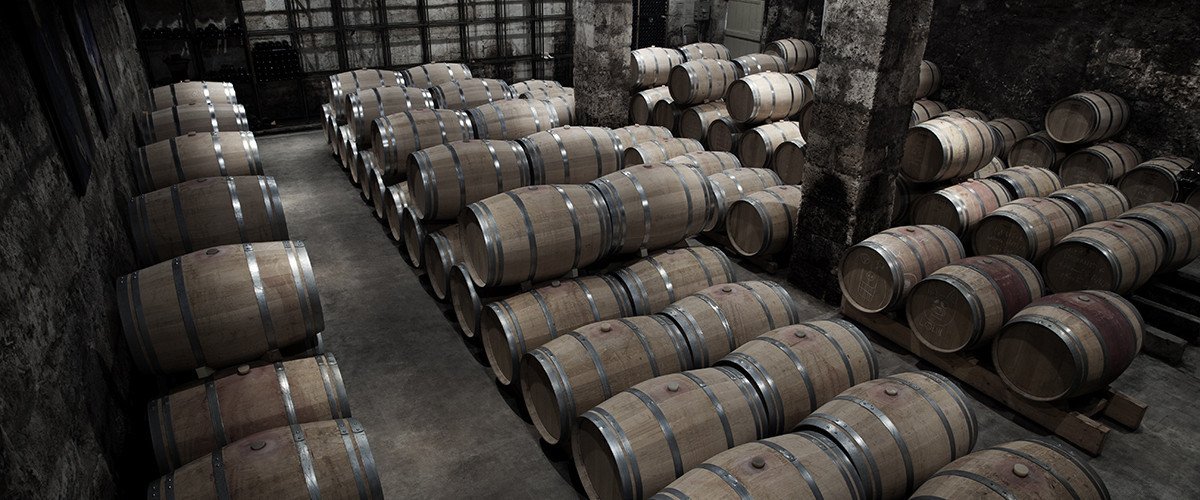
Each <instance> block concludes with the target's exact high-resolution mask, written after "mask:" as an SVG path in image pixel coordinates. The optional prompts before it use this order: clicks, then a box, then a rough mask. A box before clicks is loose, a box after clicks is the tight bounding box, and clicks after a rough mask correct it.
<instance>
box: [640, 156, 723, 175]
mask: <svg viewBox="0 0 1200 500" xmlns="http://www.w3.org/2000/svg"><path fill="white" fill-rule="evenodd" d="M666 163H669V164H671V165H682V166H687V167H692V168H696V169H699V170H700V172H701V173H703V174H704V176H705V177H708V176H710V175H712V174H715V173H717V172H720V171H722V170H732V169H736V168H742V162H741V161H740V160H738V158H737V155H735V154H733V153H730V152H728V151H697V152H695V153H688V154H684V155H679V156H674V157H672V158H671V159H669V160H667V161H666ZM631 166H632V165H631Z"/></svg>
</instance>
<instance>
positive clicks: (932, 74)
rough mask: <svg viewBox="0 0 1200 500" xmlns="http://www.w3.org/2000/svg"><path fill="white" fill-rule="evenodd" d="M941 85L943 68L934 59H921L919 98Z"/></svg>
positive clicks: (935, 90) (936, 89) (918, 76)
mask: <svg viewBox="0 0 1200 500" xmlns="http://www.w3.org/2000/svg"><path fill="white" fill-rule="evenodd" d="M941 86H942V69H941V68H939V67H938V65H936V64H934V63H933V61H921V68H920V70H919V71H918V72H917V99H923V98H925V97H927V96H930V95H932V94H933V93H935V92H937V91H938V89H939V88H941ZM985 121H986V120H985Z"/></svg>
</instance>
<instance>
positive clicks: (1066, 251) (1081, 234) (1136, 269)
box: [1042, 219, 1166, 293]
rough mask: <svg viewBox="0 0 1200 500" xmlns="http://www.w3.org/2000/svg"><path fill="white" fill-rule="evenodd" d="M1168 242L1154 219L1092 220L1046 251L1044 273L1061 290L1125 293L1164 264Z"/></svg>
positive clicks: (1057, 290)
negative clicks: (1160, 232)
mask: <svg viewBox="0 0 1200 500" xmlns="http://www.w3.org/2000/svg"><path fill="white" fill-rule="evenodd" d="M1165 257H1166V242H1165V241H1164V240H1163V236H1162V235H1161V234H1159V233H1158V230H1156V229H1155V228H1154V226H1153V225H1151V224H1150V223H1147V222H1144V221H1142V220H1139V219H1114V220H1106V221H1100V222H1094V223H1092V224H1087V225H1085V226H1083V227H1080V228H1079V229H1076V230H1075V231H1072V232H1071V234H1068V235H1067V236H1066V237H1065V238H1063V239H1062V240H1061V241H1059V242H1058V243H1056V244H1055V245H1054V247H1052V248H1051V249H1050V251H1049V252H1046V258H1045V259H1044V260H1043V261H1042V274H1043V275H1044V276H1045V277H1046V286H1047V287H1049V288H1050V289H1051V290H1053V291H1055V292H1070V291H1075V290H1108V291H1112V292H1117V293H1125V292H1128V291H1131V290H1134V289H1136V288H1138V287H1140V286H1142V285H1143V284H1145V283H1146V282H1147V281H1150V277H1151V276H1154V273H1156V272H1158V269H1159V268H1160V267H1162V266H1163V262H1164V260H1165Z"/></svg>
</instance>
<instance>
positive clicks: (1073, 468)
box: [912, 438, 1111, 500]
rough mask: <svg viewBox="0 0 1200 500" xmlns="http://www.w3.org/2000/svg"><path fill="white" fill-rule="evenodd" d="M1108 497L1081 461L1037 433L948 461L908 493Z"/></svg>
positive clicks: (929, 496) (934, 499)
mask: <svg viewBox="0 0 1200 500" xmlns="http://www.w3.org/2000/svg"><path fill="white" fill-rule="evenodd" d="M1059 497H1071V498H1079V499H1089V500H1108V499H1109V498H1111V497H1110V496H1109V493H1108V487H1107V486H1105V485H1104V481H1103V480H1102V479H1100V475H1099V474H1097V473H1096V470H1095V469H1093V468H1092V467H1091V466H1090V465H1088V464H1087V462H1085V461H1083V460H1081V459H1079V458H1078V457H1076V456H1075V454H1074V453H1073V452H1071V451H1069V450H1066V449H1063V448H1061V447H1059V446H1058V445H1056V444H1051V443H1050V442H1049V441H1044V440H1042V439H1041V438H1033V439H1022V440H1020V441H1012V442H1009V443H1004V444H1001V445H997V446H993V447H991V448H987V449H984V450H980V451H976V452H974V453H972V454H970V455H967V456H965V457H962V458H960V459H958V460H955V461H953V462H950V464H949V465H947V466H945V467H943V468H942V470H939V471H937V473H935V474H934V475H933V476H932V477H930V478H929V480H928V481H925V483H924V484H922V485H921V487H920V488H917V491H915V492H913V494H912V498H921V499H926V500H942V499H952V498H981V499H982V498H988V499H992V498H994V499H1002V498H1059Z"/></svg>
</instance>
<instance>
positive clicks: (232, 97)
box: [150, 80, 238, 111]
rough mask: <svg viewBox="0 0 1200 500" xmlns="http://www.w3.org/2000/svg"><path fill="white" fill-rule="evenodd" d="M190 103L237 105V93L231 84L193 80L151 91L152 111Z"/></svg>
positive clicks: (155, 88)
mask: <svg viewBox="0 0 1200 500" xmlns="http://www.w3.org/2000/svg"><path fill="white" fill-rule="evenodd" d="M189 102H211V103H214V104H237V103H238V102H237V91H236V90H234V89H233V84H232V83H229V82H205V81H199V82H193V81H191V80H184V81H182V82H179V83H172V84H170V85H163V86H160V87H154V88H152V89H150V109H151V110H152V111H158V110H160V109H167V108H170V107H171V106H178V105H180V104H187V103H189Z"/></svg>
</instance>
